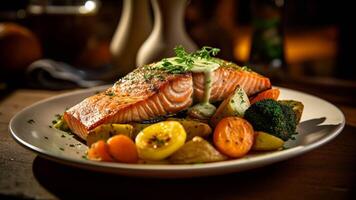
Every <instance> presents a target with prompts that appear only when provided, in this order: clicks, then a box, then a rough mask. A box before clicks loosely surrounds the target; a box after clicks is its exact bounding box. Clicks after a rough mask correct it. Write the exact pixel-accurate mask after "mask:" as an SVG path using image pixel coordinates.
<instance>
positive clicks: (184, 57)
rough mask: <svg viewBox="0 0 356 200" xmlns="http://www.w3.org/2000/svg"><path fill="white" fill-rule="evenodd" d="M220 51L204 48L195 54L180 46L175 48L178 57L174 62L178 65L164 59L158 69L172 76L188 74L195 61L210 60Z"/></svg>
mask: <svg viewBox="0 0 356 200" xmlns="http://www.w3.org/2000/svg"><path fill="white" fill-rule="evenodd" d="M219 51H220V49H218V48H212V47H207V46H204V47H203V48H202V49H200V50H198V51H196V52H194V53H188V52H186V50H185V49H184V47H183V46H181V45H178V46H176V47H175V48H174V52H175V54H176V57H177V58H175V59H174V61H176V62H177V63H178V64H173V63H172V62H170V61H169V60H168V59H167V58H164V59H162V60H161V62H162V64H161V65H160V66H158V67H157V68H158V69H160V70H164V71H166V72H167V73H171V74H182V73H186V72H189V71H190V70H191V69H192V67H193V64H194V60H195V59H206V60H209V59H211V58H212V56H216V55H217V53H218V52H219Z"/></svg>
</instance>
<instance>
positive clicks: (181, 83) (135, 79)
mask: <svg viewBox="0 0 356 200" xmlns="http://www.w3.org/2000/svg"><path fill="white" fill-rule="evenodd" d="M238 85H240V87H242V88H243V89H244V90H245V91H246V93H247V94H248V95H249V96H250V95H253V94H256V93H258V92H260V91H263V90H266V89H269V88H271V83H270V80H269V79H268V78H266V77H263V76H261V75H259V74H257V73H255V72H252V71H249V70H243V69H241V68H240V67H237V66H236V65H234V64H232V63H229V62H222V66H221V67H219V68H218V69H216V70H215V71H214V72H213V76H212V91H211V97H210V101H211V102H215V101H221V100H223V99H225V98H226V97H227V96H229V94H231V93H232V92H233V91H234V90H235V88H236V87H237V86H238ZM203 96H204V74H202V73H185V74H169V73H166V72H164V71H162V70H152V69H150V68H148V67H147V66H146V67H140V68H138V69H136V70H134V71H133V72H131V73H129V74H128V75H126V76H125V77H123V78H121V79H120V80H119V81H117V82H116V83H115V84H114V86H113V87H111V88H109V89H107V90H106V91H105V92H102V93H99V94H96V95H93V96H91V97H88V98H86V99H84V100H83V101H82V102H80V103H79V104H77V105H75V106H73V107H72V108H70V109H68V110H67V111H66V112H65V113H64V120H65V121H66V122H67V124H68V126H69V128H70V129H71V130H72V131H73V132H74V133H75V134H77V135H78V136H79V137H81V138H82V139H84V140H85V139H86V137H87V135H88V133H89V131H90V130H92V129H94V128H96V127H97V126H99V125H101V124H106V123H128V122H133V121H136V122H137V121H142V120H148V119H152V118H155V117H158V116H162V115H166V114H169V113H176V112H178V111H181V110H184V109H187V108H188V107H190V106H191V105H192V104H193V101H195V102H198V101H200V100H202V98H203Z"/></svg>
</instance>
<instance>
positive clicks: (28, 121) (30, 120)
mask: <svg viewBox="0 0 356 200" xmlns="http://www.w3.org/2000/svg"><path fill="white" fill-rule="evenodd" d="M27 123H29V124H34V123H35V120H33V119H29V120H27Z"/></svg>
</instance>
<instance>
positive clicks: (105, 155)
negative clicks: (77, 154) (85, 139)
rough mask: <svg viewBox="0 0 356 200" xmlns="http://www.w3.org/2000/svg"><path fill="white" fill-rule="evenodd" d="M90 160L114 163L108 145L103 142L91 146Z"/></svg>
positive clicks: (89, 151)
mask: <svg viewBox="0 0 356 200" xmlns="http://www.w3.org/2000/svg"><path fill="white" fill-rule="evenodd" d="M88 159H90V160H98V161H108V162H112V161H114V160H113V158H112V157H111V156H110V154H109V148H108V145H107V144H106V143H105V142H104V141H103V140H99V141H97V142H95V143H94V144H92V145H91V147H90V149H89V150H88Z"/></svg>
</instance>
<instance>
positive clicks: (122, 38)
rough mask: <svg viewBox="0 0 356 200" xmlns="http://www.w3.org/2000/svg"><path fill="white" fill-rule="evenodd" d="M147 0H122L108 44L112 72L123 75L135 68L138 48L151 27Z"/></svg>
mask: <svg viewBox="0 0 356 200" xmlns="http://www.w3.org/2000/svg"><path fill="white" fill-rule="evenodd" d="M151 21H152V20H151V15H150V7H149V1H148V0H124V1H123V10H122V14H121V18H120V22H119V25H118V27H117V29H116V32H115V34H114V37H113V39H112V41H111V44H110V51H111V54H112V59H113V60H112V62H113V65H114V70H113V73H114V74H115V75H119V76H124V75H126V74H127V73H129V72H130V71H132V70H133V69H135V68H136V65H135V61H136V55H137V52H138V49H139V48H140V46H141V45H142V43H143V42H144V41H145V39H146V38H147V37H148V35H149V34H150V31H151V29H152V23H151Z"/></svg>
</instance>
